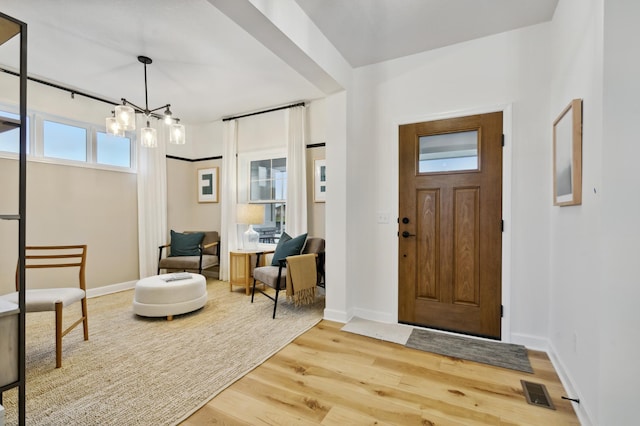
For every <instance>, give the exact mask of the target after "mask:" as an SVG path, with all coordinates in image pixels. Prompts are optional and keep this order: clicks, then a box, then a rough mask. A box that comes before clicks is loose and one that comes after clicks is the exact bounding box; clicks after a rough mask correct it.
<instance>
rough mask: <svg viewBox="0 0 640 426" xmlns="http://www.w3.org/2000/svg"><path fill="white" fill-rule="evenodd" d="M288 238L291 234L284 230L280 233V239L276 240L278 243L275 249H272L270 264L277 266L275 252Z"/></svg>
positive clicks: (280, 248)
mask: <svg viewBox="0 0 640 426" xmlns="http://www.w3.org/2000/svg"><path fill="white" fill-rule="evenodd" d="M290 239H291V236H290V235H289V234H287V233H286V232H283V233H282V235H281V236H280V239H279V240H278V244H276V249H275V250H274V251H273V257H272V258H271V266H278V262H276V261H275V258H276V253H278V250H282V246H283V245H284V243H286V242H287V241H289V240H290Z"/></svg>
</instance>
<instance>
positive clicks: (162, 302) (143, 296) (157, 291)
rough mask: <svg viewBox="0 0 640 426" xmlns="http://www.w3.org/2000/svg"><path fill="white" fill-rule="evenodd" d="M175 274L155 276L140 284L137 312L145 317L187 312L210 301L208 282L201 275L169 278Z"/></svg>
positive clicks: (170, 316) (137, 284) (135, 309)
mask: <svg viewBox="0 0 640 426" xmlns="http://www.w3.org/2000/svg"><path fill="white" fill-rule="evenodd" d="M172 275H173V274H164V275H154V276H152V277H147V278H143V279H141V280H140V281H138V282H137V283H136V288H135V295H134V297H133V313H135V314H136V315H141V316H144V317H167V320H169V321H171V320H172V319H173V316H174V315H179V314H185V313H187V312H191V311H195V310H196V309H200V308H202V307H203V306H204V305H205V303H207V281H206V279H205V278H204V277H203V276H202V275H199V274H189V275H190V276H191V277H190V278H186V279H181V280H175V281H167V279H169V278H171V277H172Z"/></svg>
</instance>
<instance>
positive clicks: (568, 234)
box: [546, 0, 604, 424]
mask: <svg viewBox="0 0 640 426" xmlns="http://www.w3.org/2000/svg"><path fill="white" fill-rule="evenodd" d="M602 24H603V10H602V1H601V0H590V1H584V0H563V1H561V2H560V3H559V5H558V7H557V9H556V12H555V15H554V19H553V22H552V39H553V43H552V48H553V61H552V62H551V64H552V65H553V66H552V80H551V102H550V106H551V110H550V115H549V117H548V122H550V123H552V122H553V121H554V120H555V119H556V117H557V116H558V115H559V114H560V112H561V111H562V110H563V109H564V108H565V107H566V106H567V105H568V104H569V102H570V101H571V100H572V99H577V98H581V99H583V141H582V149H583V151H582V165H583V168H582V182H583V184H582V204H581V205H579V206H567V207H554V206H552V205H551V201H552V200H551V198H550V199H549V200H548V202H547V203H546V205H547V206H548V209H549V212H550V218H551V223H550V226H551V240H550V245H549V253H550V271H551V274H550V278H551V286H550V297H549V329H548V335H549V341H550V348H551V353H552V354H553V355H555V356H556V358H555V359H554V361H555V363H556V365H557V367H558V370H559V372H560V373H561V375H564V376H565V377H563V378H564V379H565V380H564V382H565V386H567V387H569V386H568V385H571V387H569V388H568V389H567V392H568V393H569V394H571V396H572V397H575V398H579V399H580V400H581V401H582V403H581V404H580V405H576V406H575V407H576V411H577V412H578V414H579V415H580V418H581V419H582V420H583V422H584V423H588V422H590V421H589V420H588V419H589V418H590V419H592V420H595V419H597V418H598V417H599V414H598V411H597V410H598V404H597V399H598V388H599V378H598V375H597V374H594V372H596V371H598V368H599V362H600V356H599V353H598V347H599V345H600V344H602V341H601V338H600V335H599V334H598V333H595V332H594V330H597V328H598V323H599V322H600V321H601V319H602V316H603V313H602V310H601V309H599V307H600V304H601V294H600V287H601V285H602V282H603V275H602V274H603V269H602V258H603V255H604V253H603V249H602V238H603V237H602V220H601V216H602V213H601V211H602V193H603V190H604V187H603V184H602V151H603V138H602V89H603V85H602V70H603V56H602V47H603V46H602V41H603V39H602ZM602 424H604V423H602Z"/></svg>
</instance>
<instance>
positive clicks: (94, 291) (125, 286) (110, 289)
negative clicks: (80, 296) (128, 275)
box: [87, 280, 138, 298]
mask: <svg viewBox="0 0 640 426" xmlns="http://www.w3.org/2000/svg"><path fill="white" fill-rule="evenodd" d="M137 282H138V281H137V280H134V281H126V282H123V283H118V284H111V285H105V286H102V287H96V288H90V289H88V290H87V297H89V298H92V297H98V296H104V295H106V294H111V293H117V292H119V291H124V290H130V289H132V288H134V287H135V285H136V283H137Z"/></svg>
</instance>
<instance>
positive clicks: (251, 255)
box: [229, 250, 273, 296]
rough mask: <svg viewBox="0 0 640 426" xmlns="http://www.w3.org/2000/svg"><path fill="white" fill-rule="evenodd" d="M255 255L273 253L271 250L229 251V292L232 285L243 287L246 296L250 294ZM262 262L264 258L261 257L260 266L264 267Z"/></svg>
mask: <svg viewBox="0 0 640 426" xmlns="http://www.w3.org/2000/svg"><path fill="white" fill-rule="evenodd" d="M256 253H264V254H267V253H273V250H231V251H230V252H229V291H232V290H233V286H234V285H240V286H244V288H245V292H246V294H247V296H248V295H250V294H251V286H252V285H253V274H252V271H253V268H254V267H255V266H256V265H255V258H256ZM264 262H265V256H262V258H261V259H260V265H261V266H262V265H264V264H265V263H264Z"/></svg>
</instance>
